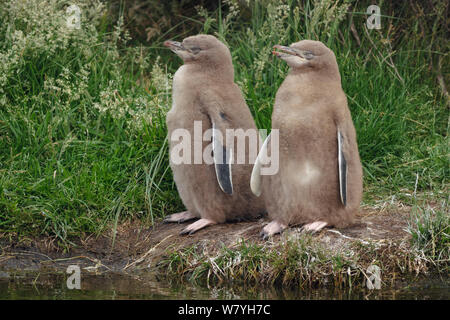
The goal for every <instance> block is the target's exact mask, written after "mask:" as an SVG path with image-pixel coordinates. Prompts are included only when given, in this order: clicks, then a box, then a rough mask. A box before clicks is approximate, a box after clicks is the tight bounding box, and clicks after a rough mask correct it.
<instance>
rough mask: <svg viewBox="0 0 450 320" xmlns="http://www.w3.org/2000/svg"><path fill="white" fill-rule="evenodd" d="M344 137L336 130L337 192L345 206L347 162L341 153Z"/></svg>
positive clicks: (342, 152)
mask: <svg viewBox="0 0 450 320" xmlns="http://www.w3.org/2000/svg"><path fill="white" fill-rule="evenodd" d="M343 143H344V137H343V136H342V134H341V131H340V130H338V166H339V191H340V194H341V202H342V204H343V205H344V206H345V205H347V161H346V160H345V156H344V151H343V148H342V147H343Z"/></svg>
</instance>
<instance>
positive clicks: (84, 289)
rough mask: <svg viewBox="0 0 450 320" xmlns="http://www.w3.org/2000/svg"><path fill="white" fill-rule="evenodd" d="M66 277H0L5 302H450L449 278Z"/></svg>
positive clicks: (43, 273) (0, 294) (52, 274)
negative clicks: (343, 283)
mask: <svg viewBox="0 0 450 320" xmlns="http://www.w3.org/2000/svg"><path fill="white" fill-rule="evenodd" d="M67 277H68V275H66V274H65V273H55V272H54V271H39V272H37V271H32V272H31V271H30V272H24V271H20V272H17V271H14V272H5V271H0V299H3V300H5V299H6V300H8V299H107V300H109V299H226V300H231V299H344V300H346V299H389V300H401V299H420V300H422V299H425V300H427V299H446V300H448V299H450V283H449V280H448V277H447V278H446V280H443V279H441V278H438V277H434V278H431V279H430V278H427V279H425V280H420V281H415V282H414V283H413V284H410V285H404V286H402V287H399V288H395V289H394V288H382V289H381V290H367V289H359V290H353V291H352V290H348V289H347V290H338V289H326V288H321V289H308V290H300V289H298V288H297V289H295V288H289V289H288V288H280V287H246V286H235V287H233V286H215V287H210V288H207V287H205V286H195V285H192V284H189V283H183V284H179V283H178V284H173V283H172V284H171V283H170V282H167V281H158V280H157V279H156V278H155V277H154V276H152V275H148V274H147V275H146V274H144V275H126V274H117V273H107V274H100V275H95V274H89V273H82V275H81V289H80V290H77V289H72V290H70V289H68V288H67V284H66V280H67Z"/></svg>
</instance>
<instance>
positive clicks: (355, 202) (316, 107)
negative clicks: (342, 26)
mask: <svg viewBox="0 0 450 320" xmlns="http://www.w3.org/2000/svg"><path fill="white" fill-rule="evenodd" d="M274 48H275V49H278V51H274V52H273V53H274V54H275V55H276V56H277V57H278V58H280V59H282V60H284V61H286V62H287V64H288V65H289V67H290V70H289V73H288V75H287V77H286V79H285V80H284V81H283V83H282V85H281V86H280V88H279V89H278V92H277V94H276V98H275V104H274V108H273V114H272V130H273V129H278V130H279V141H280V143H279V171H278V173H277V174H276V175H272V176H261V175H260V174H258V170H259V167H260V166H259V165H258V163H256V164H255V169H254V170H253V173H252V181H251V185H252V191H254V193H255V194H261V193H262V195H263V196H264V198H265V202H266V208H267V211H268V213H269V217H270V219H271V220H272V222H271V223H269V224H268V225H266V226H265V227H264V229H263V230H262V232H261V235H262V236H263V238H267V237H269V236H272V235H273V234H276V233H280V232H282V231H283V230H284V229H285V228H287V227H288V226H292V225H300V224H305V226H304V229H305V230H309V231H319V230H320V229H322V228H323V227H325V226H338V227H342V226H345V225H348V224H350V223H351V222H352V220H353V218H354V216H355V214H356V212H357V211H358V208H359V205H360V201H361V197H362V167H361V161H360V158H359V153H358V146H357V142H356V132H355V128H354V126H353V122H352V118H351V114H350V110H349V109H348V107H347V98H346V96H345V93H344V91H343V90H342V87H341V77H340V74H339V68H338V65H337V62H336V57H335V55H334V53H333V52H332V51H331V50H330V49H328V48H327V47H326V46H325V45H324V44H323V43H321V42H319V41H311V40H303V41H300V42H297V43H294V44H292V45H291V46H290V47H284V46H280V45H276V46H274ZM268 139H270V135H269V137H268ZM265 146H266V148H267V149H269V147H268V146H269V144H267V143H265ZM265 151H267V150H265ZM260 152H261V151H260ZM269 152H270V151H269Z"/></svg>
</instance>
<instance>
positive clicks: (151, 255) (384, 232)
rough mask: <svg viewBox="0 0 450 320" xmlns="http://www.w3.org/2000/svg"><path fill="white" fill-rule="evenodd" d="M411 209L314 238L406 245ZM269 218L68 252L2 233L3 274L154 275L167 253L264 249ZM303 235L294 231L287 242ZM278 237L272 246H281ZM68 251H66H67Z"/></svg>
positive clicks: (142, 231)
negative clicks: (246, 244) (74, 270)
mask: <svg viewBox="0 0 450 320" xmlns="http://www.w3.org/2000/svg"><path fill="white" fill-rule="evenodd" d="M409 212H410V208H407V207H403V206H396V207H393V206H391V207H390V208H378V209H376V210H375V209H373V208H372V209H371V208H365V209H362V210H361V212H360V213H359V214H358V216H357V219H356V221H355V224H354V225H352V226H350V227H347V228H345V229H334V228H333V229H331V228H328V229H327V228H326V229H324V230H322V231H320V232H319V233H317V234H315V235H314V238H315V239H317V241H319V242H321V243H322V244H323V245H324V246H325V247H327V248H329V249H332V250H342V249H343V248H346V247H348V246H349V245H350V244H352V243H354V242H355V241H360V242H363V243H365V242H377V243H380V242H381V243H383V242H389V243H397V244H402V245H408V243H409V241H408V239H409V236H410V235H409V234H408V233H407V231H406V229H407V225H408V218H409ZM267 223H268V220H267V219H266V218H261V219H259V220H258V221H252V222H240V223H229V224H221V225H215V226H211V227H208V228H206V229H204V230H200V231H199V232H197V233H195V234H193V235H188V236H180V235H179V232H180V231H181V230H182V229H183V228H184V227H185V226H186V224H164V223H161V222H159V223H157V224H156V225H155V227H154V228H148V227H144V226H143V225H142V224H141V223H139V222H137V221H136V222H130V223H126V224H122V225H119V226H118V228H117V233H116V237H115V239H114V237H113V232H112V231H110V232H107V233H105V234H103V235H101V236H87V237H85V238H83V239H79V240H78V241H76V242H75V246H72V247H71V248H70V249H69V250H68V251H65V250H64V249H63V248H62V247H61V246H57V245H56V239H53V238H45V239H26V240H21V241H20V242H17V241H15V240H14V239H11V238H10V237H8V236H7V235H6V234H0V270H36V269H41V268H52V269H55V268H56V269H59V270H61V271H63V270H65V269H66V268H67V266H68V265H72V264H77V265H80V266H81V267H82V268H84V270H89V271H93V272H104V271H116V272H131V273H132V272H136V271H154V269H155V267H156V266H157V265H158V262H159V261H161V259H164V257H165V256H167V253H168V252H169V251H173V250H180V249H183V248H187V247H190V246H192V245H195V244H201V245H202V246H203V247H205V248H207V249H208V250H209V252H211V253H212V254H213V253H214V251H217V250H218V249H219V248H221V247H222V246H223V245H226V246H228V247H232V246H234V245H235V244H237V243H238V242H239V241H240V240H241V239H245V240H246V241H251V242H255V243H261V244H263V243H264V241H263V240H261V239H260V238H259V232H260V231H261V229H262V228H263V226H264V225H265V224H267ZM299 232H302V231H301V229H300V228H292V229H289V230H288V231H286V232H285V234H284V235H283V237H286V236H289V235H292V234H295V233H299ZM280 239H282V237H280V236H279V235H277V236H275V237H273V238H272V239H270V240H269V241H273V242H277V241H281V240H280ZM66 250H67V249H66Z"/></svg>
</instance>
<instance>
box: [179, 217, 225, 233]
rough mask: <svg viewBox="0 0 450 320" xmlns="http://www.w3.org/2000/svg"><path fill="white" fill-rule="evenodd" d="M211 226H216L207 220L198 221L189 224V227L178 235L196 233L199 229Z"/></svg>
mask: <svg viewBox="0 0 450 320" xmlns="http://www.w3.org/2000/svg"><path fill="white" fill-rule="evenodd" d="M212 224H216V222H214V221H212V220H209V219H200V220H197V221H195V222H194V223H191V224H190V225H188V226H187V227H186V228H184V229H183V230H182V231H181V232H180V234H181V235H183V234H193V233H195V232H197V231H198V230H200V229H203V228H205V227H207V226H210V225H212Z"/></svg>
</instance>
